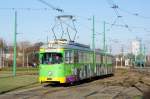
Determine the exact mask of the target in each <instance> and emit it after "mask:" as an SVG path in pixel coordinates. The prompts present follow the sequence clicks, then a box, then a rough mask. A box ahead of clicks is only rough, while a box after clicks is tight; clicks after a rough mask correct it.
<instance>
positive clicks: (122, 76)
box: [0, 69, 150, 99]
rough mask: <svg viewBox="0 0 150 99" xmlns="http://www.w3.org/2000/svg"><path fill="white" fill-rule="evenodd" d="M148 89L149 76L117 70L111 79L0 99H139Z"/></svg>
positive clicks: (56, 87) (3, 96)
mask: <svg viewBox="0 0 150 99" xmlns="http://www.w3.org/2000/svg"><path fill="white" fill-rule="evenodd" d="M149 88H150V78H149V74H147V73H145V74H144V73H141V72H138V71H133V70H125V69H119V70H116V72H115V75H114V76H111V77H101V78H99V79H95V80H93V81H88V82H86V81H84V82H82V83H81V84H77V85H74V86H64V85H58V84H56V85H46V86H44V87H41V86H39V87H37V88H32V89H27V90H23V91H19V92H10V93H6V94H3V95H0V99H140V97H141V96H143V94H145V93H146V92H147V91H148V90H149ZM145 99H146V98H145ZM147 99H149V98H147Z"/></svg>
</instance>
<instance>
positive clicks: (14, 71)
mask: <svg viewBox="0 0 150 99" xmlns="http://www.w3.org/2000/svg"><path fill="white" fill-rule="evenodd" d="M14 25H15V26H14V55H13V76H16V45H17V43H16V39H17V11H15V24H14Z"/></svg>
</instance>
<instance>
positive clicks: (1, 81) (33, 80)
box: [0, 67, 38, 94]
mask: <svg viewBox="0 0 150 99" xmlns="http://www.w3.org/2000/svg"><path fill="white" fill-rule="evenodd" d="M36 84H38V69H37V68H31V67H30V68H17V70H16V76H15V77H13V76H12V68H4V69H2V70H1V71H0V94H3V93H6V92H10V91H13V90H17V89H22V88H27V86H30V87H32V85H36Z"/></svg>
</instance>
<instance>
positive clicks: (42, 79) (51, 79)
mask: <svg viewBox="0 0 150 99" xmlns="http://www.w3.org/2000/svg"><path fill="white" fill-rule="evenodd" d="M39 82H40V83H43V82H59V83H66V77H39Z"/></svg>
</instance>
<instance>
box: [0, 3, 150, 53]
mask: <svg viewBox="0 0 150 99" xmlns="http://www.w3.org/2000/svg"><path fill="white" fill-rule="evenodd" d="M45 1H46V2H48V3H50V4H51V5H53V6H55V7H58V8H62V9H64V11H65V12H64V13H58V12H57V11H54V10H52V9H51V10H48V11H45V10H41V11H39V10H38V11H35V10H34V11H33V10H30V11H29V10H21V9H19V8H32V9H33V8H48V7H47V6H46V5H44V4H42V3H40V2H39V1H38V0H0V8H1V9H0V37H1V38H3V39H4V40H5V41H6V42H8V43H12V42H13V33H14V11H13V10H10V9H9V10H6V9H5V10H4V9H2V8H16V9H18V10H17V12H18V18H17V19H18V20H17V21H18V22H17V24H18V30H17V31H18V33H19V34H18V35H17V41H30V42H37V41H43V42H46V38H47V36H48V38H49V39H50V40H52V39H53V34H52V31H51V28H52V27H53V25H54V19H55V16H57V15H63V14H65V15H66V14H69V15H74V16H75V18H76V20H77V21H76V28H77V30H78V34H77V37H78V38H77V39H76V41H77V42H80V43H84V44H91V41H92V40H91V37H92V31H91V29H92V21H91V20H88V18H92V16H93V15H94V16H95V30H96V47H102V45H103V43H102V35H99V34H97V32H99V33H102V32H103V21H106V22H107V23H111V24H112V23H113V22H114V21H115V19H116V18H117V15H116V14H115V11H114V10H113V9H112V8H111V6H112V5H109V4H108V2H107V1H109V0H45ZM110 1H113V2H114V3H115V4H117V5H118V6H119V8H120V9H123V10H126V11H128V12H129V13H130V14H129V13H125V11H122V10H119V9H117V11H118V13H119V15H121V16H122V18H117V20H116V24H121V25H128V26H129V29H131V30H130V31H129V29H128V28H125V27H119V26H111V25H110V24H106V39H107V44H108V46H111V47H112V51H113V52H115V53H117V52H120V49H121V48H120V47H121V46H124V50H125V51H128V50H129V48H130V42H131V40H133V39H135V38H136V37H139V38H141V39H142V40H143V43H144V44H146V47H147V49H149V42H150V40H149V37H150V13H149V9H150V7H149V4H150V1H149V0H110ZM131 13H138V14H139V15H138V16H135V15H131ZM139 16H142V17H139ZM57 35H58V36H59V35H60V34H58V33H57ZM72 35H73V34H72ZM116 40H117V41H118V42H117V43H115V42H114V41H116ZM148 51H149V50H148Z"/></svg>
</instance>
